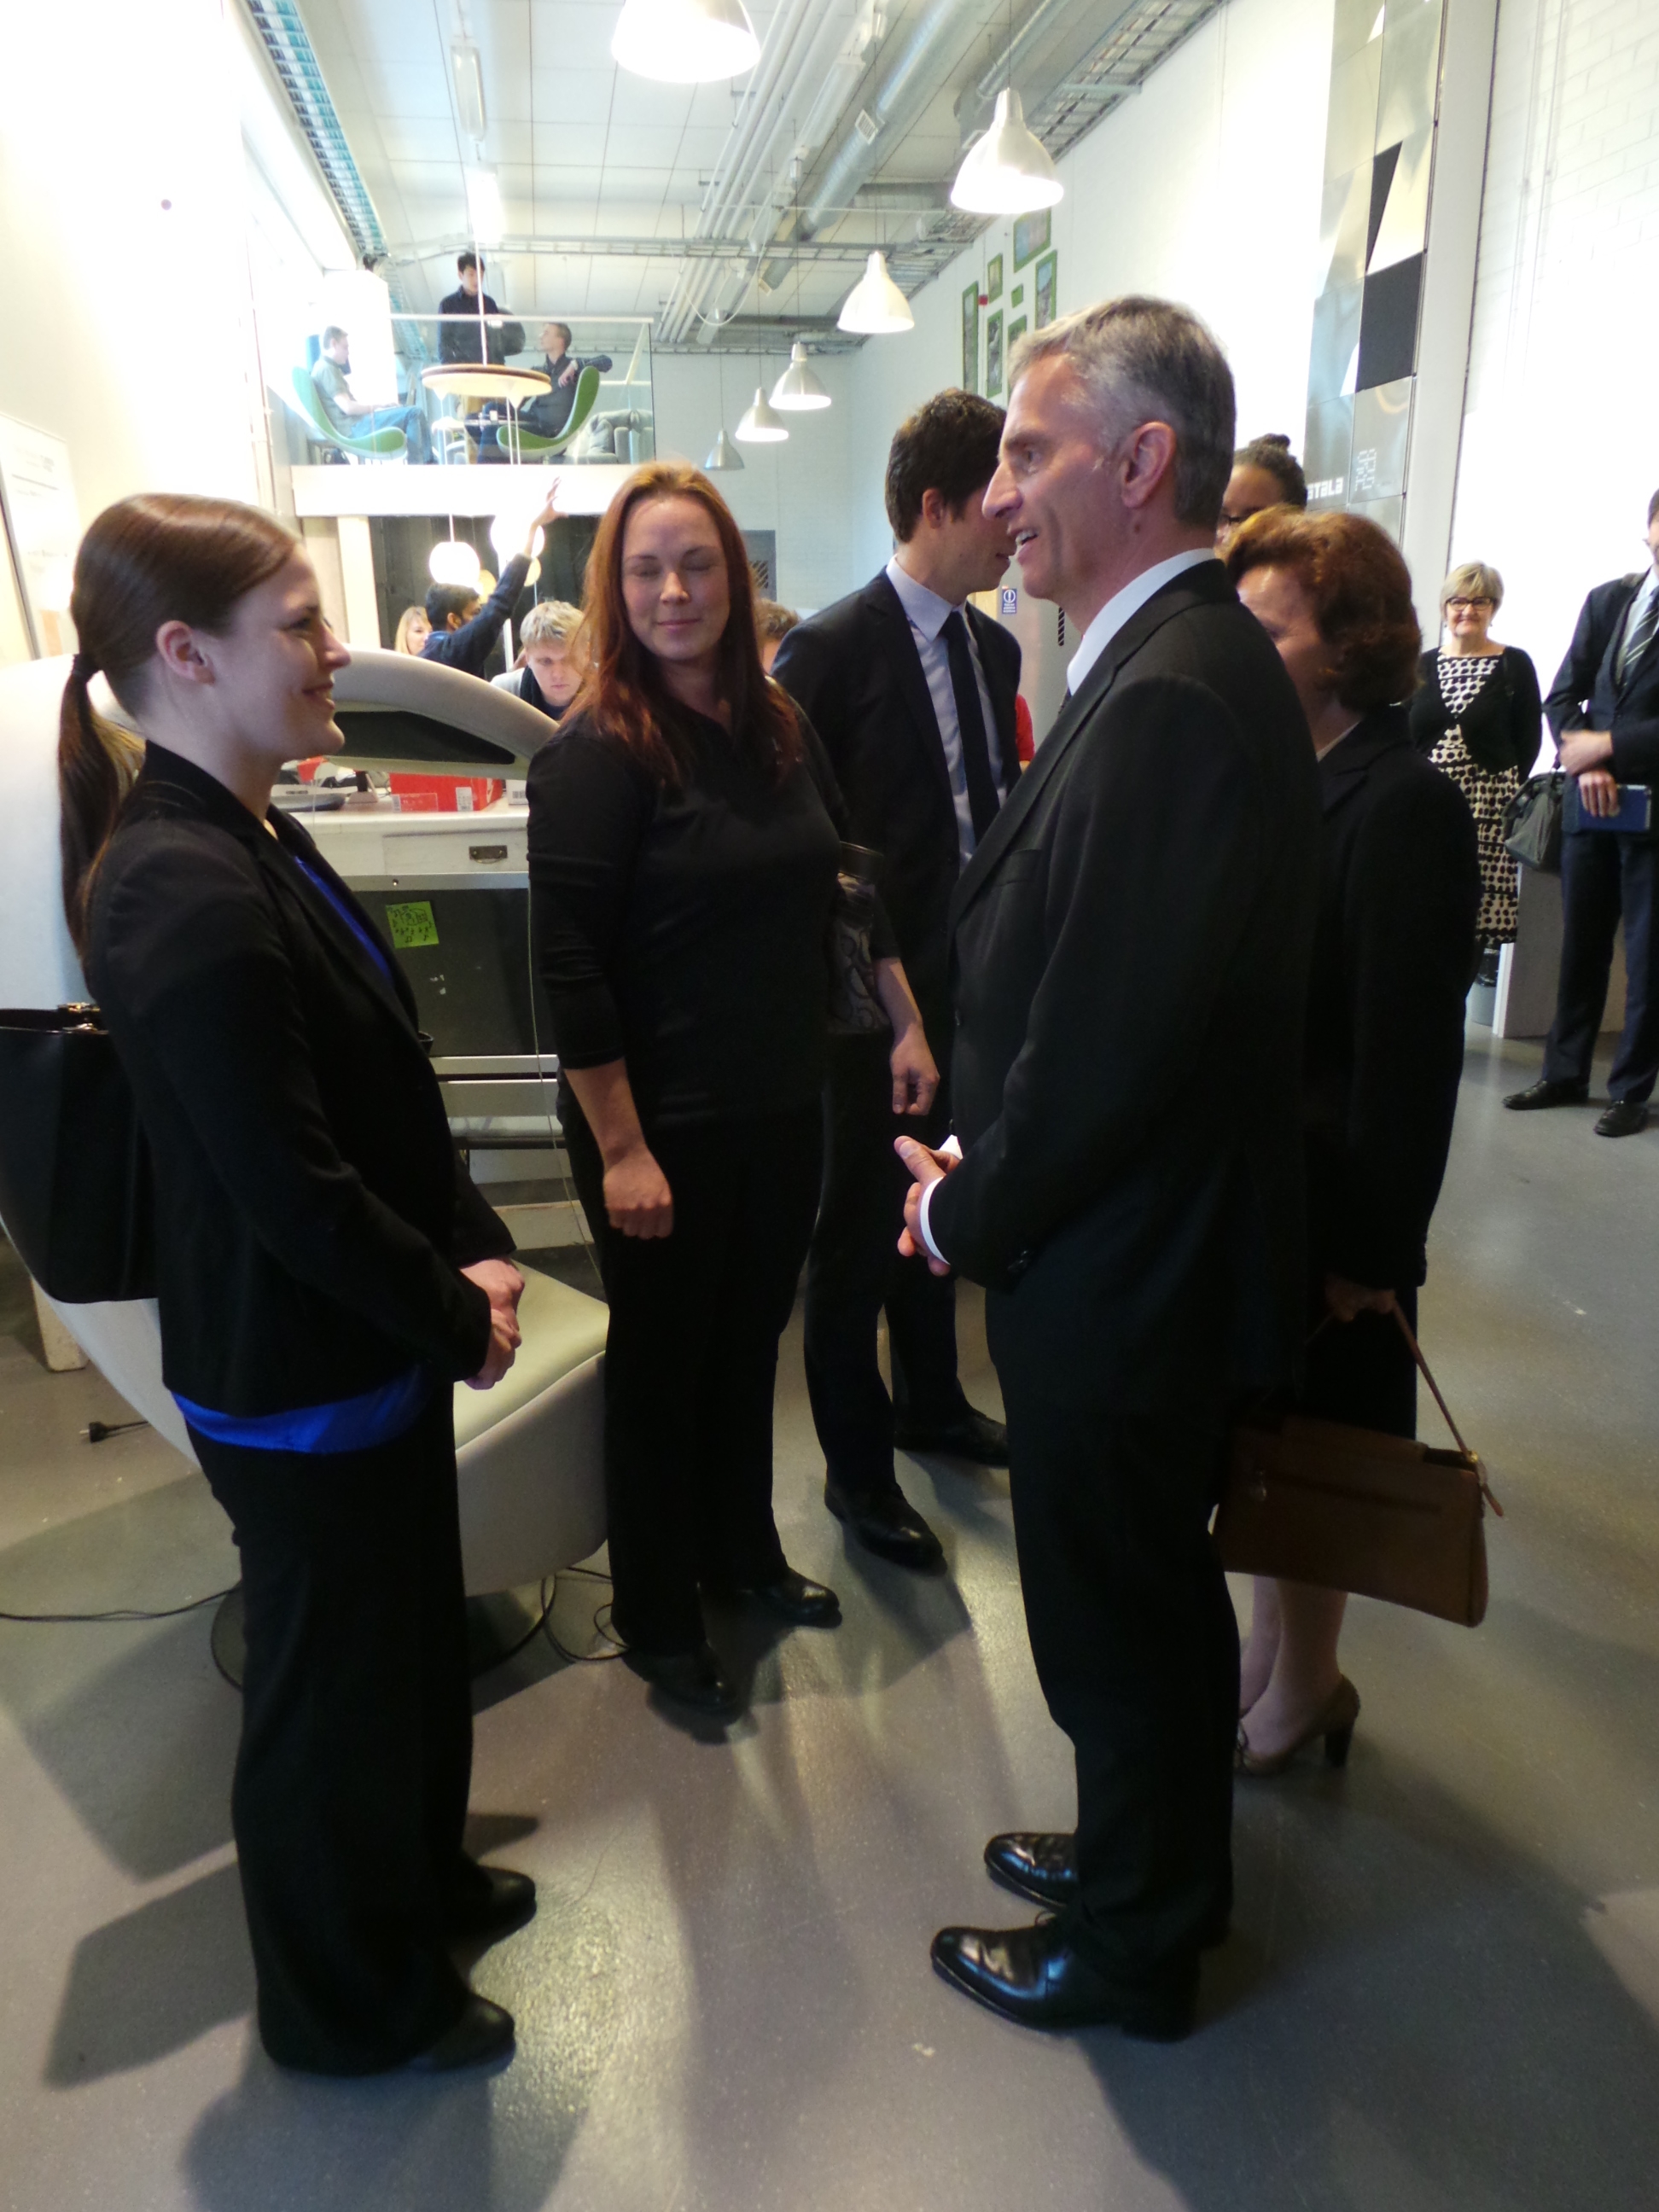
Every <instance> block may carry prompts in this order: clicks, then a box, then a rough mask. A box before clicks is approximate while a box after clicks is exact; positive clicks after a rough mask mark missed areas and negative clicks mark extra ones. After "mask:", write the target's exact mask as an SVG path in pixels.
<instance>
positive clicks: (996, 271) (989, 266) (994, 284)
mask: <svg viewBox="0 0 1659 2212" xmlns="http://www.w3.org/2000/svg"><path fill="white" fill-rule="evenodd" d="M985 296H986V298H987V300H1000V298H1001V297H1002V256H1001V255H1000V253H994V254H993V255H992V256H991V258H990V259H989V260H988V261H987V263H986V264H985Z"/></svg>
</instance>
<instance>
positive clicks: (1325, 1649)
mask: <svg viewBox="0 0 1659 2212" xmlns="http://www.w3.org/2000/svg"><path fill="white" fill-rule="evenodd" d="M1226 558H1227V567H1228V570H1229V573H1230V574H1231V576H1232V578H1233V580H1234V581H1235V582H1236V583H1237V586H1238V594H1239V597H1240V599H1243V602H1244V604H1245V605H1246V606H1247V607H1249V610H1250V611H1251V613H1252V614H1254V615H1255V617H1256V619H1257V620H1258V621H1259V622H1260V623H1261V625H1262V627H1263V628H1264V629H1266V631H1267V635H1268V636H1269V637H1270V638H1272V640H1273V643H1274V644H1275V645H1276V646H1277V647H1278V648H1279V654H1280V657H1281V658H1282V659H1283V660H1284V663H1285V667H1286V669H1287V670H1288V671H1289V673H1290V676H1291V681H1292V682H1293V683H1294V684H1295V685H1296V690H1297V697H1298V698H1299V699H1300V700H1301V702H1302V708H1303V711H1304V714H1306V715H1307V718H1308V726H1309V730H1310V733H1311V735H1312V738H1313V744H1314V750H1315V752H1316V755H1317V756H1318V759H1319V782H1320V793H1321V800H1322V806H1323V810H1324V817H1325V848H1324V863H1323V872H1322V891H1321V898H1320V909H1319V921H1318V927H1317V930H1316V935H1315V940H1314V956H1313V968H1312V972H1311V975H1310V979H1309V992H1308V1026H1307V1048H1306V1054H1305V1059H1304V1074H1303V1122H1304V1158H1305V1162H1306V1176H1307V1199H1308V1259H1309V1269H1308V1326H1309V1330H1310V1341H1309V1347H1308V1354H1307V1365H1306V1372H1305V1376H1304V1383H1303V1387H1302V1390H1301V1394H1300V1397H1299V1401H1298V1402H1299V1405H1300V1407H1301V1410H1302V1411H1303V1412H1304V1413H1312V1414H1316V1415H1317V1416H1318V1417H1319V1418H1321V1419H1324V1420H1330V1421H1346V1422H1349V1423H1351V1424H1352V1425H1355V1426H1357V1427H1360V1428H1369V1429H1380V1430H1383V1431H1387V1432H1388V1433H1389V1434H1391V1435H1395V1436H1404V1437H1410V1436H1414V1435H1415V1434H1416V1433H1417V1376H1416V1370H1415V1368H1414V1366H1413V1361H1412V1357H1411V1353H1410V1351H1409V1349H1408V1347H1407V1343H1406V1340H1405V1336H1404V1334H1403V1333H1402V1332H1401V1328H1400V1326H1399V1322H1398V1321H1397V1320H1396V1318H1395V1316H1396V1311H1398V1313H1399V1314H1401V1315H1403V1316H1405V1318H1406V1319H1407V1322H1411V1323H1412V1324H1413V1326H1414V1325H1415V1322H1416V1316H1417V1292H1418V1289H1419V1285H1421V1284H1422V1282H1423V1279H1424V1277H1425V1273H1426V1270H1427V1262H1426V1256H1425V1242H1426V1238H1427V1235H1428V1228H1429V1218H1430V1216H1431V1213H1432V1212H1433V1211H1434V1204H1435V1200H1436V1198H1437V1196H1438V1194H1439V1190H1440V1182H1441V1177H1442V1176H1443V1174H1444V1172H1445V1165H1446V1155H1447V1152H1448V1150H1449V1146H1450V1143H1451V1131H1452V1117H1453V1115H1454V1113H1455V1110H1456V1104H1457V1086H1458V1079H1459V1077H1460V1075H1461V1073H1462V1064H1463V1000H1464V996H1465V994H1466V992H1467V989H1468V980H1469V969H1470V961H1471V957H1472V952H1473V947H1474V918H1475V908H1476V906H1477V903H1478V902H1479V898H1480V869H1479V866H1478V864H1477V861H1476V857H1475V839H1474V823H1473V822H1472V820H1471V819H1470V817H1469V811H1468V806H1467V805H1465V803H1464V801H1463V799H1462V796H1461V795H1460V793H1458V792H1457V790H1456V789H1455V787H1454V786H1453V785H1452V784H1451V783H1450V782H1449V781H1448V780H1447V779H1446V778H1445V777H1443V776H1442V775H1439V774H1438V772H1437V770H1435V769H1431V768H1430V766H1429V764H1428V763H1427V762H1426V761H1425V760H1424V759H1423V758H1422V757H1421V755H1420V754H1419V753H1418V752H1417V751H1415V750H1413V745H1412V742H1411V737H1410V732H1409V730H1408V728H1407V718H1406V710H1405V708H1403V707H1402V706H1401V704H1399V702H1401V700H1403V699H1405V698H1407V697H1409V696H1410V694H1411V691H1412V688H1413V684H1415V682H1416V678H1417V657H1418V650H1419V645H1420V643H1421V638H1420V635H1419V630H1418V626H1417V617H1416V614H1415V612H1414V611H1413V606H1412V590H1411V577H1410V574H1409V573H1408V572H1407V568H1406V564H1405V562H1404V561H1403V560H1402V559H1401V556H1400V552H1399V550H1398V548H1397V547H1396V546H1395V544H1393V543H1392V542H1391V540H1390V539H1389V538H1388V537H1386V536H1385V535H1384V533H1383V532H1382V531H1381V530H1379V529H1378V528H1377V527H1376V525H1375V524H1374V523H1371V522H1367V521H1366V520H1364V518H1363V517H1361V516H1359V515H1353V514H1316V515H1302V514H1295V513H1290V512H1288V511H1287V510H1285V509H1284V508H1275V509H1273V510H1271V511H1269V512H1267V513H1262V514H1259V515H1256V516H1255V517H1254V518H1253V519H1252V520H1249V521H1248V522H1246V523H1244V524H1243V526H1242V527H1241V528H1240V529H1239V531H1238V532H1237V535H1236V536H1235V537H1234V538H1233V540H1232V542H1231V545H1230V546H1229V548H1228V551H1227V556H1226ZM1346 1604H1347V1600H1346V1596H1345V1595H1343V1594H1342V1593H1341V1592H1340V1591H1336V1590H1327V1589H1313V1588H1310V1587H1309V1586H1308V1585H1306V1584H1302V1583H1282V1582H1281V1583H1275V1582H1273V1581H1270V1580H1268V1579H1267V1578H1266V1577H1258V1578H1257V1581H1256V1584H1255V1605H1254V1609H1253V1612H1252V1615H1251V1620H1250V1633H1249V1642H1248V1644H1247V1645H1246V1648H1245V1651H1244V1657H1243V1681H1242V1686H1241V1689H1240V1695H1239V1706H1240V1711H1241V1715H1242V1718H1241V1721H1240V1725H1239V1732H1238V1764H1239V1765H1240V1767H1241V1768H1242V1769H1243V1771H1246V1772H1248V1773H1251V1774H1275V1773H1278V1772H1279V1771H1281V1770H1282V1769H1283V1768H1284V1767H1285V1766H1286V1765H1289V1763H1290V1761H1291V1759H1292V1758H1293V1757H1294V1756H1295V1754H1296V1753H1297V1751H1298V1750H1300V1749H1301V1747H1303V1746H1304V1744H1307V1743H1310V1742H1312V1741H1315V1740H1316V1738H1320V1737H1322V1738H1323V1739H1324V1745H1325V1755H1326V1757H1327V1759H1328V1760H1329V1761H1330V1762H1331V1763H1332V1765H1341V1764H1342V1763H1343V1761H1344V1760H1345V1759H1346V1757H1347V1751H1348V1745H1349V1743H1350V1741H1351V1740H1352V1735H1353V1724H1354V1720H1355V1717H1356V1716H1357V1715H1358V1711H1359V1699H1358V1692H1356V1691H1355V1689H1354V1686H1353V1685H1352V1682H1350V1681H1349V1680H1347V1678H1346V1675H1344V1674H1343V1673H1342V1671H1341V1669H1340V1666H1339V1665H1338V1663H1337V1639H1338V1637H1339V1636H1340V1632H1341V1627H1342V1615H1343V1611H1344V1608H1345V1607H1346Z"/></svg>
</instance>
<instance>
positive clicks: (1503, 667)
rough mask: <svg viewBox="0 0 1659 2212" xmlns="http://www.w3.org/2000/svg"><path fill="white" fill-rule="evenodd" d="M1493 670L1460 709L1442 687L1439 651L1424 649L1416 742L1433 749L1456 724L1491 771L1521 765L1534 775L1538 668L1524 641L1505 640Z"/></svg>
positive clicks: (1414, 711) (1414, 705)
mask: <svg viewBox="0 0 1659 2212" xmlns="http://www.w3.org/2000/svg"><path fill="white" fill-rule="evenodd" d="M1498 663H1499V665H1498V667H1497V668H1496V669H1494V670H1493V671H1492V674H1491V676H1489V677H1488V678H1487V679H1486V682H1485V684H1482V685H1481V687H1480V690H1479V691H1477V692H1476V693H1475V695H1474V698H1473V699H1471V700H1470V702H1469V703H1468V706H1467V707H1465V708H1463V709H1462V712H1461V713H1457V712H1455V711H1454V710H1453V709H1452V708H1450V707H1449V706H1448V705H1447V703H1446V700H1445V697H1444V695H1443V693H1442V691H1441V689H1440V656H1439V654H1438V653H1425V654H1424V655H1423V658H1422V659H1421V660H1419V663H1418V664H1417V673H1418V678H1419V682H1418V686H1417V689H1416V690H1415V691H1413V694H1412V696H1411V704H1410V706H1409V708H1407V713H1408V714H1409V715H1410V718H1411V734H1412V743H1413V744H1414V745H1415V746H1416V748H1417V750H1418V751H1419V752H1420V753H1430V752H1432V751H1433V750H1434V749H1435V747H1436V746H1437V744H1439V742H1440V740H1441V738H1443V737H1444V736H1445V734H1446V732H1447V731H1448V730H1449V729H1450V728H1451V727H1452V726H1453V724H1454V723H1455V724H1456V726H1457V727H1458V728H1459V730H1460V731H1461V732H1462V738H1463V742H1464V744H1466V745H1467V746H1468V749H1469V755H1470V757H1471V758H1472V759H1473V760H1474V762H1475V763H1476V765H1477V766H1478V767H1480V768H1483V769H1486V773H1487V774H1488V775H1502V774H1503V772H1504V769H1510V768H1513V769H1519V770H1520V772H1521V774H1522V775H1531V773H1532V764H1533V763H1534V761H1535V760H1536V759H1537V757H1538V747H1539V744H1540V742H1541V738H1542V736H1543V732H1542V728H1541V723H1542V719H1543V711H1544V710H1543V705H1542V702H1541V700H1540V698H1539V696H1538V671H1537V670H1536V669H1535V668H1534V666H1533V665H1532V661H1531V659H1530V658H1529V657H1528V654H1526V653H1522V650H1521V648H1520V647H1519V646H1516V645H1506V646H1505V647H1504V649H1503V652H1502V653H1500V654H1499V655H1498Z"/></svg>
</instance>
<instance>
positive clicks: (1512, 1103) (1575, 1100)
mask: <svg viewBox="0 0 1659 2212" xmlns="http://www.w3.org/2000/svg"><path fill="white" fill-rule="evenodd" d="M1588 1097H1589V1084H1588V1083H1552V1082H1550V1081H1549V1080H1548V1079H1547V1078H1541V1079H1539V1081H1538V1082H1536V1083H1529V1084H1528V1085H1527V1087H1526V1089H1525V1090H1524V1091H1510V1095H1509V1097H1507V1098H1506V1099H1505V1100H1504V1104H1505V1105H1506V1106H1507V1107H1508V1108H1509V1109H1510V1113H1511V1114H1535V1113H1537V1112H1538V1111H1539V1109H1541V1108H1542V1107H1545V1106H1582V1105H1583V1103H1584V1101H1585V1100H1586V1099H1587V1098H1588Z"/></svg>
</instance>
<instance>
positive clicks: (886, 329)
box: [837, 253, 916, 337]
mask: <svg viewBox="0 0 1659 2212" xmlns="http://www.w3.org/2000/svg"><path fill="white" fill-rule="evenodd" d="M915 326H916V319H915V316H914V315H913V314H912V313H911V312H910V302H909V301H908V300H907V299H906V298H905V296H904V295H903V293H902V292H901V291H900V289H899V288H898V286H897V285H896V283H894V282H893V280H892V278H891V277H890V276H889V275H888V273H887V256H886V255H885V254H884V253H872V255H871V256H870V258H869V261H868V262H867V263H866V266H865V271H864V274H863V276H860V278H859V281H858V283H856V284H854V287H853V289H852V290H851V291H850V292H849V293H848V295H847V302H846V305H845V306H844V307H842V311H841V314H840V317H839V318H838V323H837V327H838V328H840V329H842V330H843V331H863V332H864V333H865V334H866V336H867V337H890V336H891V335H892V333H893V332H894V331H913V330H915Z"/></svg>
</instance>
